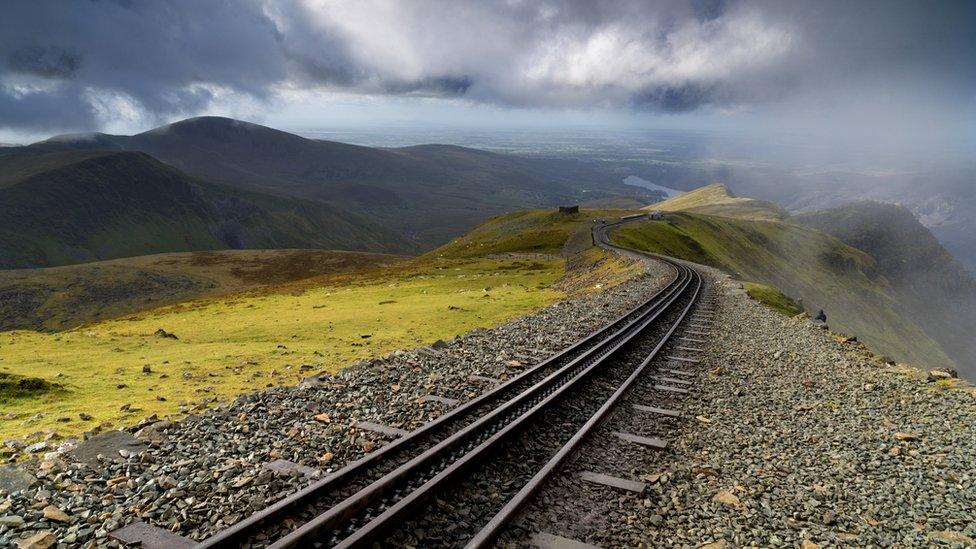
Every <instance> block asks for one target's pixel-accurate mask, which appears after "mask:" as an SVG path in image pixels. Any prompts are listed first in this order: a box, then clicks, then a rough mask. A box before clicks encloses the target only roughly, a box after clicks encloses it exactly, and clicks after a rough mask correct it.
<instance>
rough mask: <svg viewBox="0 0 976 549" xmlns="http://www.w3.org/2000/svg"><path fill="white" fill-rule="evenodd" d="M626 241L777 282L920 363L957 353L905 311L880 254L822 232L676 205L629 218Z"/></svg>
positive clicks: (945, 361)
mask: <svg viewBox="0 0 976 549" xmlns="http://www.w3.org/2000/svg"><path fill="white" fill-rule="evenodd" d="M613 237H614V240H615V241H616V242H618V243H620V244H622V245H625V246H631V247H634V248H638V249H644V250H650V251H654V252H659V253H664V254H667V255H671V256H675V257H680V258H683V259H688V260H690V261H694V262H697V263H702V264H705V265H710V266H713V267H717V268H719V269H722V270H725V271H727V272H729V273H731V274H732V275H733V276H735V277H737V278H740V279H742V280H746V281H750V282H758V283H761V284H765V285H769V286H773V287H776V288H778V289H780V290H782V292H783V293H785V294H787V295H790V296H792V297H793V298H796V299H801V300H802V302H803V305H804V307H805V308H806V309H807V310H808V311H809V310H813V311H815V310H817V309H820V308H822V309H824V310H825V311H826V312H827V315H828V322H829V324H830V326H831V328H832V329H834V330H835V331H841V332H846V333H850V334H855V335H857V336H858V337H859V338H861V339H862V340H864V341H865V342H867V343H868V344H870V345H872V346H873V347H874V348H875V349H878V350H879V351H881V352H884V353H888V354H889V355H891V356H893V357H894V358H897V359H900V360H905V361H910V362H914V363H916V364H918V365H920V366H930V367H935V366H945V365H951V364H952V360H950V358H949V357H948V356H946V354H945V353H944V352H943V350H942V348H941V347H940V346H939V345H938V344H937V343H936V342H935V341H933V340H932V339H931V338H930V337H929V336H928V335H926V333H925V332H924V331H923V330H922V329H921V328H920V327H919V325H918V324H916V323H915V322H914V320H913V319H912V317H911V315H910V314H907V313H906V311H905V310H904V308H903V304H902V303H900V302H899V301H898V300H897V294H896V293H895V292H894V290H893V288H892V287H891V286H890V285H889V284H888V282H887V281H886V280H885V279H884V278H883V277H880V276H878V275H877V274H876V268H877V267H876V264H875V260H874V259H873V258H872V257H871V256H870V255H868V254H867V253H865V252H863V251H860V250H857V249H855V248H852V247H850V246H848V245H846V244H844V243H843V242H841V241H840V240H838V239H837V238H834V237H832V236H828V235H826V234H824V233H821V232H819V231H815V230H812V229H808V228H805V227H799V226H795V225H790V224H786V223H780V222H774V221H757V220H748V219H732V218H722V217H715V216H706V215H698V214H693V213H687V212H674V213H671V214H669V215H668V220H667V221H649V222H641V223H634V224H630V225H625V226H623V227H621V228H620V229H618V230H616V231H615V232H614V234H613Z"/></svg>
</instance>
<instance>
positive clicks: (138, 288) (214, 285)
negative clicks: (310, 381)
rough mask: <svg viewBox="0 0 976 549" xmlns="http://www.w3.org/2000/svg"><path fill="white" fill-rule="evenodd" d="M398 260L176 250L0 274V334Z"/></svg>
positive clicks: (289, 252) (67, 324)
mask: <svg viewBox="0 0 976 549" xmlns="http://www.w3.org/2000/svg"><path fill="white" fill-rule="evenodd" d="M399 261H403V258H402V257H400V256H391V255H386V254H374V253H366V252H336V251H327V250H221V251H208V252H178V253H167V254H156V255H148V256H141V257H134V258H125V259H115V260H109V261H98V262H94V263H83V264H80V265H69V266H64V267H50V268H46V269H15V270H5V271H0V330H12V329H33V330H44V331H54V330H64V329H69V328H74V327H77V326H80V325H82V324H87V323H90V322H94V321H97V320H103V319H108V318H114V317H118V316H122V315H125V314H130V313H135V312H139V311H142V310H145V309H147V308H152V307H160V306H163V305H168V304H172V303H177V302H180V301H186V300H188V299H197V298H202V297H206V296H213V295H220V294H227V293H233V292H238V291H241V290H248V289H253V288H258V287H261V286H266V285H269V284H283V283H286V282H291V281H294V280H301V279H305V278H310V277H315V276H322V275H335V274H338V273H348V272H359V271H362V270H364V269H375V268H379V267H383V266H387V265H391V264H394V263H397V262H399Z"/></svg>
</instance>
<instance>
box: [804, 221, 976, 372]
mask: <svg viewBox="0 0 976 549" xmlns="http://www.w3.org/2000/svg"><path fill="white" fill-rule="evenodd" d="M791 222H794V223H798V224H801V225H804V226H806V227H811V228H814V229H817V230H819V231H822V232H824V233H827V234H830V235H833V236H836V237H837V238H839V239H841V240H843V241H844V242H845V243H847V244H849V245H851V246H854V247H856V248H858V249H861V250H864V251H865V252H867V253H869V254H871V256H872V257H873V258H875V261H876V264H875V270H876V272H877V274H879V275H881V276H883V277H884V278H885V279H886V280H887V281H888V283H889V284H890V285H891V287H892V288H893V289H894V290H895V292H897V294H898V295H899V300H900V301H901V302H903V303H904V304H905V305H906V307H907V309H908V310H909V311H910V314H911V316H912V318H913V319H914V320H915V321H916V322H917V323H919V324H920V325H921V326H923V328H924V329H925V331H926V333H927V334H928V335H929V337H931V338H932V339H934V340H936V341H937V342H939V344H940V345H941V346H942V347H943V348H944V349H945V350H946V352H947V353H948V354H949V355H950V356H951V357H953V358H954V359H955V360H956V362H957V363H960V364H968V365H976V338H974V337H973V330H974V329H976V281H974V280H973V278H972V276H971V275H970V274H969V272H967V271H966V269H965V267H963V266H962V265H961V264H960V263H959V262H958V261H956V260H955V259H954V258H953V257H952V255H951V254H950V253H949V252H948V251H946V249H945V248H943V247H942V245H941V244H939V241H938V240H937V239H936V238H935V236H933V234H932V233H931V232H930V231H929V230H928V229H926V228H925V227H924V226H922V224H921V223H920V222H919V220H918V219H917V218H916V217H915V216H914V215H913V214H912V212H911V211H909V210H908V209H907V208H905V207H904V206H899V205H896V204H886V203H880V202H856V203H853V204H848V205H845V206H841V207H838V208H832V209H829V210H822V211H817V212H811V213H806V214H801V215H797V216H794V217H792V218H791Z"/></svg>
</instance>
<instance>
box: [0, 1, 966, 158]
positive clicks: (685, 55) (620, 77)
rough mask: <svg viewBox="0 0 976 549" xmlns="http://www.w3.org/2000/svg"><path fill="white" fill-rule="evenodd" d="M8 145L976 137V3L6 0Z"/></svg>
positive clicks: (3, 65) (1, 119)
mask: <svg viewBox="0 0 976 549" xmlns="http://www.w3.org/2000/svg"><path fill="white" fill-rule="evenodd" d="M3 12H4V13H3V17H2V18H0V141H24V140H30V139H33V138H37V137H42V136H46V135H50V134H52V133H59V132H66V131H93V130H102V131H111V132H123V133H131V132H136V131H141V130H145V129H148V128H150V127H153V126H156V125H159V124H162V123H166V122H170V121H173V120H177V119H180V118H185V117H189V116H194V115H199V114H222V115H229V116H236V117H240V118H245V119H248V120H254V121H258V122H263V123H266V124H269V125H273V126H278V127H283V128H286V129H324V128H329V127H340V126H341V127H355V126H374V125H382V124H424V123H433V124H448V125H458V126H465V125H469V126H475V127H477V126H491V125H508V126H517V125H519V124H530V125H543V126H546V127H559V126H560V125H562V124H566V125H569V124H584V125H585V124H594V125H611V126H612V125H645V126H648V127H652V126H682V125H686V126H694V127H698V128H702V127H704V128H709V127H713V126H714V127H722V126H729V125H732V126H735V125H742V126H753V127H781V128H785V127H791V126H792V127H802V128H804V129H806V130H808V131H811V132H822V133H830V132H838V131H839V130H841V129H843V132H844V133H845V134H850V133H851V132H855V133H856V132H862V133H863V134H864V137H870V136H872V135H878V136H879V138H890V137H891V136H892V135H899V136H902V137H903V138H904V139H912V138H915V139H917V136H918V135H919V134H928V133H931V134H934V133H938V134H939V135H942V136H945V137H946V138H947V139H951V138H955V136H958V135H971V133H969V132H972V131H973V130H972V128H973V127H976V115H974V113H976V54H974V52H976V2H967V1H961V2H952V1H949V0H944V1H943V0H940V1H938V2H904V1H898V0H878V1H872V0H863V1H848V0H836V1H834V0H824V1H817V2H806V1H804V2H785V1H780V0H776V1H768V2H767V1H763V0H730V1H724V0H682V1H679V0H659V1H651V0H643V1H629V0H601V1H599V2H595V1H532V0H469V1H464V0H444V1H438V0H426V1H425V0H400V1H393V0H291V1H271V0H232V1H231V0H226V1H220V0H204V1H200V0H152V1H149V0H145V1H140V0H75V1H72V2H62V1H56V0H50V1H48V0H23V1H20V0H10V1H8V2H5V3H4V8H3Z"/></svg>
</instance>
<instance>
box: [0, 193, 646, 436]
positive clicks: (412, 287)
mask: <svg viewBox="0 0 976 549" xmlns="http://www.w3.org/2000/svg"><path fill="white" fill-rule="evenodd" d="M597 213H601V214H607V215H609V214H610V213H617V214H619V213H621V212H590V211H584V212H583V213H582V214H576V215H572V216H566V217H565V218H559V219H558V221H553V220H552V219H551V217H550V216H551V214H552V212H549V211H532V212H523V213H521V214H513V215H510V216H501V217H499V218H496V219H494V220H491V221H488V222H486V223H485V224H484V225H482V226H481V227H479V229H478V230H477V231H474V232H473V233H472V234H471V235H468V236H466V237H463V238H461V239H458V240H457V241H456V242H454V243H452V244H450V245H448V246H445V247H444V248H443V249H441V250H435V251H433V252H431V253H428V254H426V255H425V256H423V257H420V258H415V259H411V260H407V261H401V262H397V263H396V264H394V265H391V266H387V267H384V268H378V269H371V270H368V271H349V272H344V273H333V274H330V275H325V276H316V277H312V278H304V279H302V280H299V281H294V282H289V283H286V284H281V285H271V286H262V287H260V288H257V289H252V290H248V291H245V292H243V293H233V294H230V295H226V296H221V297H210V298H204V299H198V300H194V301H188V302H181V303H177V304H173V305H169V306H164V307H157V308H152V309H148V310H145V311H142V312H139V313H136V314H131V315H129V316H123V317H120V318H115V319H111V320H102V321H99V322H95V323H92V324H89V325H86V326H84V327H81V328H78V329H72V330H66V331H61V332H57V333H42V332H36V331H29V330H19V331H7V332H0V374H3V375H6V376H9V379H14V377H13V376H17V377H16V379H17V380H18V382H19V380H21V379H24V378H28V377H30V378H37V379H40V380H41V381H43V382H47V383H50V384H57V385H58V387H57V388H56V389H53V390H50V391H44V392H39V393H36V394H33V395H32V396H29V397H28V396H24V395H22V396H21V397H18V398H8V399H7V400H6V401H5V403H4V411H5V413H13V414H15V416H16V417H15V418H13V419H4V418H5V417H6V416H5V414H4V415H0V438H5V437H12V436H16V437H20V436H24V435H26V434H28V433H34V432H38V431H42V430H45V429H56V430H57V432H58V433H59V434H60V435H62V436H64V435H72V434H78V433H81V432H83V431H85V430H88V429H91V428H92V427H94V426H95V425H96V424H99V423H110V424H114V425H123V424H129V423H133V422H136V421H138V420H140V419H142V418H143V417H145V416H147V415H149V414H152V413H155V414H159V415H161V416H162V415H166V414H174V415H179V414H180V413H184V412H186V411H187V410H191V409H193V408H194V407H195V406H197V405H199V403H200V402H201V401H203V402H205V403H211V402H212V401H213V399H219V400H226V399H230V398H233V397H234V396H235V395H238V394H240V393H243V392H248V391H253V390H256V389H260V388H263V387H265V386H267V385H269V384H270V385H279V384H294V383H295V382H296V381H298V380H299V379H301V378H302V377H305V376H308V375H311V373H314V372H318V371H322V370H328V371H336V370H338V369H340V368H342V367H344V366H347V365H348V364H350V363H351V362H353V361H355V360H358V359H363V358H367V357H372V356H377V355H382V354H385V353H388V352H391V351H393V350H395V349H401V348H407V347H412V346H416V345H423V344H429V343H431V342H433V341H435V340H437V339H449V338H451V337H454V336H455V335H458V334H461V333H464V332H467V331H469V330H471V329H474V328H479V327H491V326H494V325H497V324H499V323H501V322H504V321H506V320H509V319H511V318H514V317H517V316H521V315H524V314H527V313H530V312H532V311H534V310H536V309H538V308H540V307H543V306H546V305H549V304H551V303H553V302H554V301H556V300H557V299H560V298H562V297H564V296H565V295H567V294H568V293H571V292H572V293H577V292H588V291H594V290H596V289H599V288H601V287H606V286H607V285H608V284H614V283H618V282H620V281H623V280H625V279H626V278H628V277H629V276H632V275H633V274H634V273H636V272H637V269H636V268H635V267H634V266H632V265H630V264H627V263H625V262H623V261H621V260H619V259H616V258H612V257H607V256H606V254H605V253H604V252H602V250H599V249H597V248H593V247H591V246H590V240H589V235H588V228H589V224H590V223H591V220H592V217H595V216H596V214H597ZM550 225H552V226H555V227H556V231H555V232H556V233H558V234H553V233H552V231H551V230H550V228H551V227H550ZM496 238H497V239H499V240H501V241H502V243H500V244H498V245H494V244H492V243H491V240H492V239H496ZM214 255H216V256H218V257H221V258H223V257H226V254H224V253H222V254H210V253H208V254H203V257H213V256H214ZM200 256H201V254H180V255H178V256H175V259H177V260H179V264H178V265H175V266H172V268H173V269H174V271H175V272H176V273H178V274H180V275H192V276H194V277H196V276H204V275H205V276H207V277H209V278H214V279H220V278H222V277H229V278H232V279H234V280H232V281H231V282H228V284H244V283H245V282H246V281H247V280H249V279H250V278H251V277H258V278H259V279H261V278H263V277H267V276H271V275H269V274H268V273H272V272H275V271H276V270H277V267H278V265H279V261H275V260H271V261H268V262H266V263H264V264H263V265H256V266H254V267H253V268H248V269H246V272H242V273H235V272H234V269H233V268H230V269H227V268H225V267H212V266H207V265H203V266H193V265H192V264H193V263H194V260H193V259H192V258H194V257H197V258H199V257H200ZM167 257H171V258H172V257H173V256H156V257H155V258H144V259H143V260H142V261H141V262H140V263H139V264H138V265H133V263H134V261H135V260H128V261H126V262H124V263H125V264H126V265H129V266H138V267H140V268H146V269H150V268H151V269H155V270H157V271H159V270H161V269H164V268H165V267H166V265H165V263H166V258H167ZM187 257H189V258H191V259H190V265H187V263H186V258H187ZM205 263H208V264H209V261H206V262H205ZM248 264H249V265H251V264H252V263H248ZM106 266H107V265H103V264H99V265H94V266H89V267H88V268H87V269H86V270H84V271H82V270H80V269H81V267H72V268H71V269H64V271H69V272H71V273H74V275H73V276H78V277H82V276H96V277H97V276H99V275H98V273H100V272H103V271H100V270H96V269H95V267H98V268H99V269H101V268H104V267H106ZM203 269H207V270H206V271H204V270H203ZM55 271H56V270H54V269H51V270H46V271H45V272H46V273H53V272H55ZM303 272H304V271H303ZM55 274H57V273H55ZM65 278H69V277H63V275H60V274H58V275H57V279H58V280H62V281H64V280H65ZM242 280H243V281H242ZM63 283H64V282H63ZM65 284H68V283H65ZM159 329H163V330H165V331H166V332H169V333H173V334H175V335H176V337H177V339H172V338H167V337H157V336H156V335H154V334H155V333H156V331H157V330H159ZM147 365H148V367H149V370H150V372H148V373H144V372H143V368H144V367H145V366H147ZM119 385H122V387H121V388H118V387H119ZM157 397H162V399H159V398H157ZM163 399H164V400H163ZM126 404H129V405H131V406H130V408H129V409H128V410H123V409H122V407H123V406H124V405H126ZM38 411H41V412H42V413H43V415H42V417H39V418H38V417H35V416H34V415H35V414H36V413H37V412H38ZM82 412H84V413H87V414H91V415H92V416H94V420H92V421H81V420H80V419H79V414H80V413H82ZM61 418H67V420H68V421H59V419H61Z"/></svg>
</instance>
